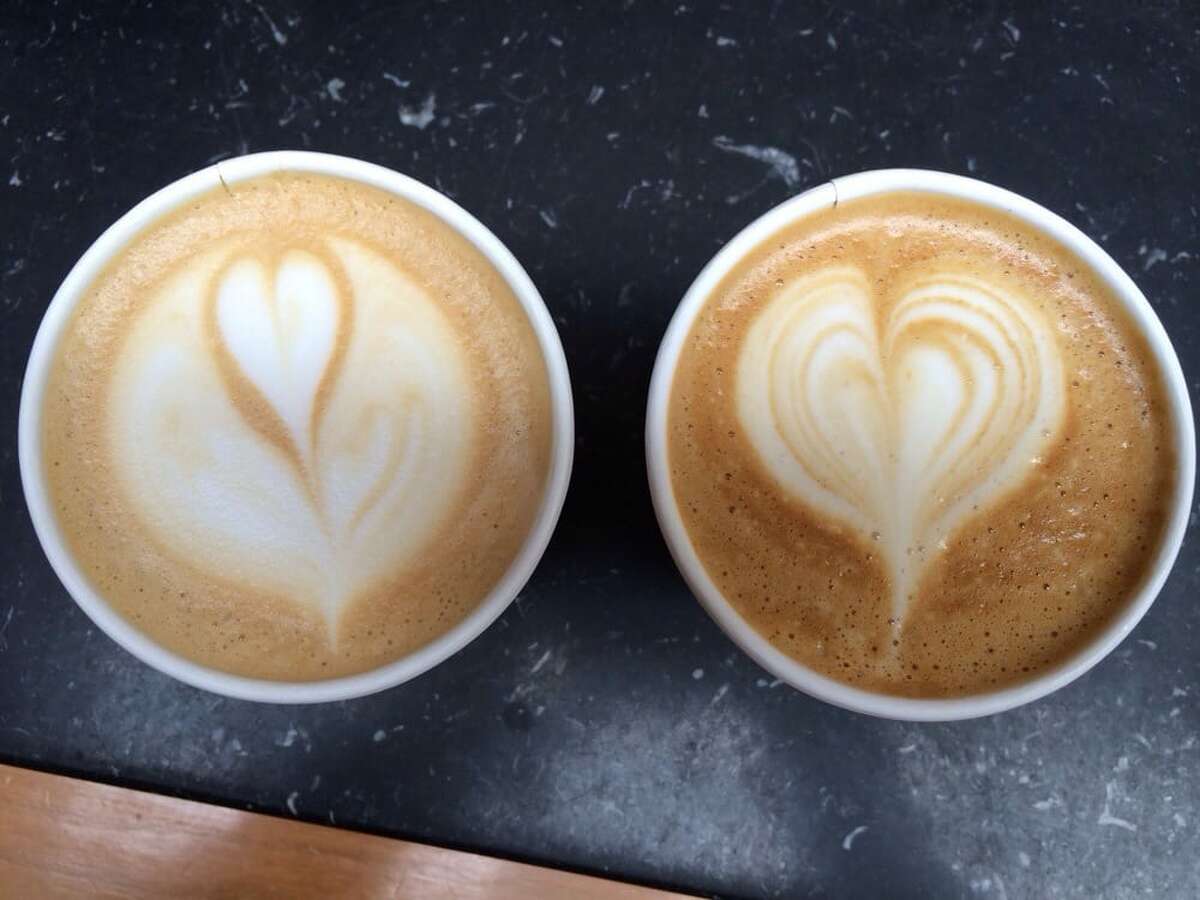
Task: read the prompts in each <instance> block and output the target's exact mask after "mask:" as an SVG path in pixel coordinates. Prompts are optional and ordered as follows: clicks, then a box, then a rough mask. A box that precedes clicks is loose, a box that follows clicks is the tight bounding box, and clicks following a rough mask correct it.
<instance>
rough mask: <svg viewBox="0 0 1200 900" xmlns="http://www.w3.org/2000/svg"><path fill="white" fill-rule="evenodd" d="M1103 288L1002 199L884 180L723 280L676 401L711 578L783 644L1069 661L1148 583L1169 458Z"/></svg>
mask: <svg viewBox="0 0 1200 900" xmlns="http://www.w3.org/2000/svg"><path fill="white" fill-rule="evenodd" d="M1170 435H1171V421H1170V413H1169V404H1168V403H1167V398H1166V392H1165V389H1164V387H1163V383H1162V378H1161V375H1160V373H1159V371H1158V369H1157V367H1156V363H1155V361H1154V357H1153V354H1152V353H1151V352H1150V351H1149V349H1148V347H1147V346H1146V344H1145V341H1144V339H1143V337H1142V336H1141V334H1140V332H1139V331H1138V330H1137V328H1136V326H1135V325H1133V323H1131V322H1130V321H1129V320H1128V319H1127V317H1126V315H1125V313H1124V312H1123V310H1122V308H1121V305H1120V303H1119V301H1118V300H1117V298H1115V297H1114V296H1113V295H1112V293H1111V292H1110V291H1109V289H1108V288H1107V286H1106V285H1105V284H1104V283H1102V281H1101V280H1100V279H1099V278H1098V277H1097V276H1095V275H1094V274H1093V273H1092V272H1090V271H1089V270H1088V269H1087V267H1086V266H1085V265H1084V264H1083V263H1082V262H1081V261H1080V260H1079V259H1078V258H1077V257H1075V256H1074V255H1073V254H1072V253H1070V252H1069V251H1067V250H1066V249H1065V248H1063V247H1061V246H1059V245H1058V244H1056V243H1054V242H1053V241H1051V240H1049V239H1048V238H1045V237H1044V236H1042V235H1040V234H1039V233H1037V232H1035V231H1033V230H1032V229H1030V228H1028V227H1027V226H1025V225H1024V224H1022V223H1021V222H1019V221H1017V220H1016V219H1014V218H1012V217H1009V216H1007V215H1005V214H1003V213H1001V212H999V211H995V210H992V209H988V208H985V207H981V206H977V205H974V204H971V203H968V202H966V201H959V200H953V199H949V198H940V197H936V196H934V195H930V194H921V193H903V192H897V193H893V194H887V195H882V196H877V197H872V198H864V199H860V200H855V201H851V202H843V203H841V204H839V205H837V206H836V207H834V208H833V209H829V210H825V211H822V212H818V213H815V214H813V215H811V216H809V217H807V218H806V219H804V220H802V221H799V222H797V223H795V224H793V225H791V226H789V227H787V228H786V229H784V230H783V231H782V232H780V233H779V234H777V235H775V236H773V237H771V238H769V239H767V240H766V241H764V242H763V243H762V244H761V245H760V246H759V247H758V248H756V249H755V250H753V251H752V252H751V253H749V254H748V255H747V257H746V258H745V259H743V260H742V261H741V262H740V263H739V264H738V265H737V266H735V267H734V269H733V270H732V271H731V272H730V273H729V274H728V275H727V276H726V277H725V279H724V280H723V281H722V282H721V283H720V284H719V285H718V286H717V288H716V289H714V291H713V292H712V294H711V295H710V296H709V298H708V299H707V300H706V301H705V304H704V306H703V308H702V309H701V311H700V313H699V315H698V316H697V318H696V320H695V322H694V323H693V326H692V328H691V331H690V333H689V335H688V337H687V338H686V340H685V342H684V345H683V348H682V350H681V352H680V356H679V359H678V363H677V366H676V370H675V374H674V378H673V383H672V390H671V398H670V406H669V410H668V416H667V456H668V463H669V466H670V477H671V483H672V488H673V492H674V496H675V500H676V503H677V506H678V509H679V513H680V516H681V517H682V519H683V523H684V526H685V528H686V529H687V532H688V536H689V538H690V540H691V543H692V546H693V547H694V548H695V550H696V553H697V555H698V556H699V558H700V561H701V563H702V564H703V565H704V567H705V569H706V571H707V573H708V575H709V577H710V578H711V580H712V581H713V582H714V584H715V585H716V586H717V588H718V589H719V590H720V591H721V593H722V595H723V596H724V597H725V598H726V599H727V600H728V601H729V602H730V603H731V604H732V605H733V607H734V608H735V609H737V611H738V612H739V614H741V615H742V617H743V618H744V619H745V620H746V621H747V622H748V623H749V624H750V625H751V626H752V627H754V628H755V629H756V630H757V631H759V632H760V633H761V634H762V635H763V636H764V637H765V638H767V639H768V640H770V641H771V642H772V643H773V644H774V645H775V646H776V647H778V648H779V649H780V650H782V651H783V652H785V653H788V654H790V655H791V656H793V657H795V658H796V659H798V660H799V661H801V662H803V663H804V664H806V665H808V666H810V667H811V668H813V669H815V670H816V671H818V672H821V673H822V674H825V675H827V676H829V677H832V678H836V679H838V680H841V681H844V682H848V683H851V684H854V685H857V686H861V687H864V688H867V689H870V690H873V691H879V692H884V693H893V694H898V695H904V696H915V697H939V696H941V697H946V696H963V695H969V694H972V693H978V692H984V691H991V690H994V689H996V688H998V687H1001V686H1004V685H1008V684H1011V683H1014V682H1016V681H1020V680H1022V679H1025V678H1030V677H1033V676H1035V675H1037V674H1038V673H1040V672H1043V671H1045V670H1046V669H1048V668H1051V667H1053V666H1055V665H1056V664H1058V663H1060V662H1062V661H1064V660H1066V659H1067V658H1069V657H1070V656H1072V655H1073V654H1075V653H1076V652H1077V651H1078V650H1079V649H1080V648H1082V647H1083V646H1085V645H1086V644H1087V643H1089V642H1090V641H1091V640H1092V638H1093V637H1094V636H1095V635H1096V634H1097V632H1098V631H1099V630H1100V629H1102V628H1104V626H1105V625H1106V624H1107V623H1108V622H1110V621H1111V619H1112V616H1113V615H1115V614H1116V612H1117V611H1119V610H1120V609H1122V608H1123V606H1124V605H1125V603H1126V602H1127V601H1128V599H1129V598H1130V597H1131V596H1132V594H1133V593H1134V592H1135V591H1136V590H1137V588H1138V587H1139V586H1140V585H1141V584H1142V582H1143V580H1144V577H1145V575H1146V573H1147V566H1148V565H1149V563H1150V561H1151V560H1152V559H1153V556H1154V550H1155V547H1156V546H1157V545H1158V543H1159V541H1160V540H1161V537H1162V533H1163V529H1164V527H1165V522H1166V516H1167V508H1168V506H1169V504H1170V497H1171V494H1172V490H1173V486H1174V481H1175V477H1176V471H1175V468H1176V466H1175V449H1174V447H1173V445H1172V442H1171V437H1170Z"/></svg>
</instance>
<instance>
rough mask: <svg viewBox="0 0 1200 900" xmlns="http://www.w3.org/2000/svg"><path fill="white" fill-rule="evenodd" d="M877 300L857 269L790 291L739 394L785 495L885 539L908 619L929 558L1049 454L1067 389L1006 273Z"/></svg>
mask: <svg viewBox="0 0 1200 900" xmlns="http://www.w3.org/2000/svg"><path fill="white" fill-rule="evenodd" d="M880 310H881V305H880V301H879V300H878V299H877V298H875V297H874V295H873V292H872V285H871V284H870V282H869V281H868V279H867V277H866V276H865V275H864V274H863V273H862V272H861V271H860V270H858V269H857V268H853V267H831V268H829V269H827V270H825V271H821V272H818V273H815V274H811V275H808V276H805V277H803V278H800V279H798V280H796V281H794V282H792V283H790V284H787V285H785V286H783V287H782V288H780V289H779V290H778V291H777V292H776V293H775V295H774V296H773V297H772V298H771V299H770V300H769V301H768V302H767V304H766V305H765V307H764V308H763V309H762V311H761V312H760V313H759V314H758V316H757V317H756V318H755V320H754V322H753V323H752V325H751V327H750V329H749V330H748V333H747V336H746V340H745V342H744V344H743V346H742V348H741V350H740V353H739V359H738V365H737V379H736V380H737V387H736V403H737V414H738V417H739V419H740V421H741V423H742V426H743V428H744V430H745V433H746V435H747V436H748V437H749V439H750V441H751V443H752V444H753V446H754V448H755V450H756V452H757V454H758V456H759V457H760V459H761V461H762V462H763V464H764V465H765V466H766V468H767V470H768V471H769V472H770V473H771V475H772V476H773V477H774V478H775V479H776V480H777V481H778V482H779V484H780V485H782V487H783V488H784V489H785V490H787V491H788V492H789V493H791V494H793V495H794V496H796V497H797V498H799V499H800V500H801V501H802V502H803V503H805V504H807V505H808V506H810V507H811V508H813V509H814V510H815V511H817V512H818V513H820V514H822V515H827V516H830V517H832V518H833V519H835V520H836V521H839V522H842V523H844V524H846V525H849V526H850V527H852V528H854V529H856V530H857V531H858V532H859V533H860V534H861V535H862V536H863V538H864V539H866V540H868V541H872V542H875V543H877V544H878V547H879V552H880V553H881V556H882V558H883V560H884V561H885V563H886V565H887V566H888V569H889V575H890V579H891V584H892V621H893V625H894V626H895V627H896V628H897V629H898V628H900V627H901V626H902V625H903V621H904V616H905V613H906V610H907V608H908V604H909V601H910V599H911V595H912V592H913V591H914V590H915V587H916V583H917V579H918V578H919V576H920V571H921V567H922V566H923V564H924V562H925V561H926V560H927V559H928V558H929V557H930V555H931V554H932V553H934V552H937V551H938V550H939V549H944V548H945V541H946V540H947V539H948V538H949V537H950V535H951V533H952V532H953V531H954V529H955V528H956V527H958V526H959V525H961V524H962V523H963V522H964V521H965V520H966V518H967V517H968V516H970V515H972V514H974V513H976V512H978V511H980V510H983V509H985V508H986V507H988V506H989V505H991V504H993V503H994V502H995V501H996V500H998V499H999V498H1000V497H1001V496H1003V495H1004V493H1005V492H1006V491H1007V490H1009V489H1011V488H1013V487H1015V486H1016V485H1018V484H1020V482H1021V481H1022V480H1023V479H1024V478H1025V477H1026V476H1027V475H1028V473H1029V471H1030V468H1031V466H1035V465H1037V464H1038V463H1040V462H1041V456H1042V454H1043V452H1044V450H1045V449H1046V447H1047V446H1048V444H1049V443H1050V441H1051V439H1052V437H1053V435H1054V433H1055V432H1056V431H1057V430H1058V428H1059V427H1060V426H1061V424H1062V420H1063V416H1064V413H1065V409H1066V398H1065V393H1064V379H1063V362H1062V358H1061V355H1060V353H1059V350H1058V346H1057V343H1056V341H1055V337H1054V334H1053V332H1052V330H1051V328H1050V326H1049V325H1048V324H1047V323H1046V321H1045V320H1044V319H1043V318H1042V316H1041V315H1040V314H1039V313H1038V311H1037V309H1036V308H1035V307H1034V305H1033V304H1032V303H1031V302H1030V301H1029V299H1028V298H1024V297H1021V296H1018V295H1017V294H1015V293H1013V292H1012V291H1010V290H1008V289H1006V288H1005V287H1003V286H1001V285H999V284H990V283H985V282H983V281H981V280H979V279H978V278H973V277H969V276H965V275H959V274H952V273H946V274H944V275H935V276H931V277H928V278H924V279H922V280H920V281H919V282H916V283H914V284H912V285H911V286H910V287H909V288H908V290H907V291H906V292H905V293H904V295H903V296H902V297H901V298H900V299H899V300H898V301H897V302H896V303H895V304H894V305H892V306H891V308H890V309H889V310H887V311H886V317H883V316H881V312H880Z"/></svg>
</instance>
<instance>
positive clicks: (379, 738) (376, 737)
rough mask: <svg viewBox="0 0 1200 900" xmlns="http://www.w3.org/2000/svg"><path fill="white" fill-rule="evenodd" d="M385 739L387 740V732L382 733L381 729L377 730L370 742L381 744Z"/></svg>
mask: <svg viewBox="0 0 1200 900" xmlns="http://www.w3.org/2000/svg"><path fill="white" fill-rule="evenodd" d="M386 739H387V732H386V731H384V730H383V729H382V728H380V729H377V730H376V732H375V734H374V735H372V736H371V740H373V741H374V742H375V743H377V744H379V743H382V742H383V741H384V740H386Z"/></svg>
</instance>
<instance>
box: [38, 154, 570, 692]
mask: <svg viewBox="0 0 1200 900" xmlns="http://www.w3.org/2000/svg"><path fill="white" fill-rule="evenodd" d="M43 413H44V415H43V433H42V438H43V464H44V468H45V475H46V479H47V482H48V485H49V491H50V495H51V499H52V502H53V505H54V510H55V514H56V517H57V520H58V523H59V526H60V528H61V530H62V532H63V533H64V535H65V537H66V540H67V543H68V545H69V547H70V549H71V552H72V553H73V555H74V556H75V558H76V559H77V560H78V562H79V564H80V566H81V568H82V569H83V571H84V573H85V574H86V576H87V577H88V578H89V579H90V580H91V581H92V583H93V586H94V587H95V589H96V590H97V592H98V593H99V594H100V595H101V596H103V597H104V598H105V599H106V600H107V601H108V602H109V603H110V604H111V605H112V606H113V607H114V608H115V609H116V610H117V611H118V612H120V613H121V614H122V615H123V616H124V617H126V618H127V619H128V620H129V621H131V622H132V623H133V624H134V625H135V626H137V627H138V628H140V629H141V630H143V631H144V632H146V633H147V634H148V635H149V636H150V637H151V638H153V639H154V640H155V641H157V642H158V643H160V644H162V645H164V646H165V647H167V648H169V649H171V650H174V651H176V652H178V653H180V654H182V655H184V656H186V657H188V658H190V659H193V660H195V661H197V662H200V663H202V664H205V665H209V666H212V667H215V668H217V669H221V670H224V671H227V672H231V673H235V674H239V675H246V676H255V677H263V678H268V679H277V680H294V681H300V680H312V679H322V678H329V677H334V676H340V675H347V674H353V673H357V672H362V671H365V670H368V669H371V668H375V667H377V666H379V665H381V664H383V663H387V662H389V661H392V660H395V659H397V658H399V657H401V656H403V655H405V654H407V653H408V652H410V651H412V650H413V649H415V648H417V647H420V646H422V645H424V644H426V643H428V642H429V641H430V640H432V639H433V638H435V637H436V636H438V635H439V634H442V633H443V632H445V631H446V630H447V629H449V628H450V627H452V626H453V625H454V624H456V623H457V622H459V621H461V620H462V619H463V617H464V616H466V615H467V614H469V613H470V612H471V611H472V610H473V609H474V608H475V607H476V606H477V605H478V603H479V602H480V601H481V600H482V599H483V598H484V596H485V595H486V594H487V593H488V591H489V590H490V589H491V588H492V586H493V585H494V584H495V583H496V582H497V581H498V580H499V579H500V577H501V576H502V575H503V573H504V572H505V570H506V569H507V568H508V567H509V565H510V564H511V562H512V561H513V559H514V557H515V556H516V554H517V553H518V551H519V549H520V547H521V546H522V544H523V542H524V541H525V539H526V536H527V534H528V532H529V530H530V528H531V526H532V523H533V521H534V518H535V516H536V513H537V510H538V508H539V506H540V503H541V500H542V496H543V492H544V490H545V487H546V479H547V473H548V469H549V465H550V452H551V410H550V395H549V383H548V376H547V370H546V365H545V362H544V360H543V358H542V355H541V353H540V350H539V345H538V342H537V339H536V337H535V335H534V332H533V329H532V327H531V326H530V323H529V321H528V319H527V318H526V315H525V313H524V311H523V309H522V307H521V305H520V303H519V302H518V301H517V299H516V297H515V296H514V295H513V293H512V291H511V290H510V289H509V287H508V285H507V283H506V282H505V281H504V279H503V278H502V277H501V276H500V274H499V273H498V272H497V271H496V270H495V269H494V268H493V267H492V266H491V264H490V263H489V262H488V261H487V260H486V259H485V258H484V257H483V256H482V254H481V253H480V252H479V251H478V250H476V249H475V248H474V246H473V245H471V244H470V243H469V242H468V241H467V240H466V239H464V238H463V237H461V236H460V235H459V234H458V233H457V232H456V231H454V230H453V229H452V228H451V227H450V226H448V225H447V224H445V223H444V222H442V221H441V220H440V219H438V218H437V217H436V216H434V215H432V214H431V213H429V212H427V211H425V210H423V209H421V208H419V207H417V206H415V205H414V204H411V203H409V202H407V201H405V200H402V199H400V198H398V197H396V196H394V195H392V194H390V193H386V192H384V191H381V190H378V189H375V188H372V187H368V186H365V185H363V184H360V183H357V182H353V181H348V180H343V179H338V178H333V177H327V176H318V175H310V174H299V173H291V174H289V173H283V174H277V175H271V176H266V177H261V178H257V179H253V180H249V181H245V182H240V183H236V184H234V185H232V186H231V187H229V188H228V189H218V190H216V191H213V192H211V193H209V194H207V195H205V196H203V197H201V198H200V199H198V200H195V201H192V202H190V203H188V204H187V205H186V206H184V207H183V208H180V209H178V210H176V211H175V212H173V213H172V214H170V215H168V216H166V217H164V218H162V219H160V220H159V221H157V222H155V223H154V224H152V225H151V226H150V227H149V228H147V229H146V230H145V231H143V232H142V233H141V234H139V235H138V236H137V237H135V238H134V239H133V240H132V241H131V242H130V244H129V246H128V247H127V248H126V249H125V250H124V251H123V252H121V253H120V254H119V255H118V256H117V257H116V258H115V259H114V260H113V261H112V262H111V263H110V264H109V265H108V266H107V268H106V269H105V270H104V271H103V273H102V274H101V275H100V276H99V277H98V278H97V279H96V281H95V283H94V284H93V285H92V286H91V287H90V288H89V289H88V290H87V291H86V293H85V296H84V297H83V298H82V300H81V301H80V303H79V305H78V308H77V309H76V311H75V313H74V315H73V318H72V319H71V322H70V324H69V326H68V327H67V329H66V331H65V333H64V336H63V337H62V339H61V341H60V343H59V346H58V347H57V350H56V356H55V363H54V366H53V370H52V372H51V374H50V378H49V383H48V387H47V390H46V401H45V407H44V410H43Z"/></svg>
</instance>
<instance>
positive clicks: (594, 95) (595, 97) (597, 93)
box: [587, 84, 604, 106]
mask: <svg viewBox="0 0 1200 900" xmlns="http://www.w3.org/2000/svg"><path fill="white" fill-rule="evenodd" d="M603 96H604V86H603V85H600V84H593V85H592V89H591V90H590V91H588V96H587V105H588V106H595V105H596V104H597V103H599V102H600V100H601V98H602V97H603Z"/></svg>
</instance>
